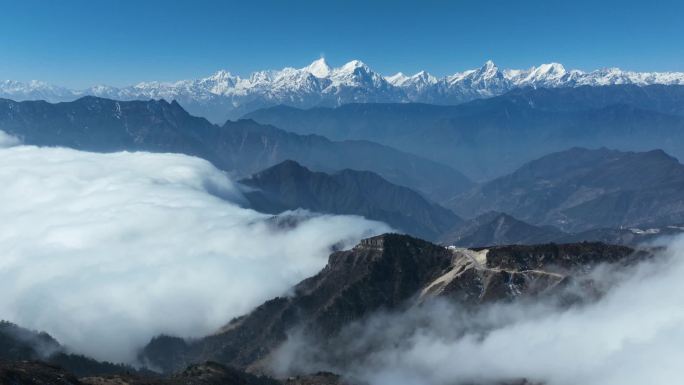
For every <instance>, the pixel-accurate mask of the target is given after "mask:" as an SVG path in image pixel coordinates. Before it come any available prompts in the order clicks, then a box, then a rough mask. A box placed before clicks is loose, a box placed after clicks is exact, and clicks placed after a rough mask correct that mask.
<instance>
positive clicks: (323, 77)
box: [0, 58, 684, 123]
mask: <svg viewBox="0 0 684 385" xmlns="http://www.w3.org/2000/svg"><path fill="white" fill-rule="evenodd" d="M616 84H634V85H637V86H646V85H651V84H663V85H684V73H682V72H631V71H623V70H620V69H619V68H605V69H599V70H595V71H591V72H583V71H578V70H567V69H566V68H565V67H563V65H562V64H560V63H553V62H552V63H547V64H541V65H539V66H535V67H531V68H529V69H504V70H502V69H500V68H499V67H498V66H497V65H496V64H494V62H493V61H491V60H488V61H486V62H485V63H484V64H483V65H482V66H481V67H479V68H476V69H471V70H466V71H462V72H456V73H454V74H453V75H449V76H445V77H442V78H436V77H434V76H432V75H430V74H429V73H428V72H426V71H420V72H418V73H416V74H414V75H411V76H408V75H405V74H404V73H402V72H399V73H397V74H395V75H392V76H386V77H383V76H382V75H380V74H378V73H377V72H375V71H373V70H372V69H371V68H370V67H369V66H368V65H366V64H365V63H364V62H362V61H360V60H351V61H349V62H347V63H345V64H343V65H342V66H340V67H331V66H330V65H329V64H328V63H327V61H326V60H325V58H319V59H317V60H315V61H313V62H312V63H311V64H309V65H308V66H306V67H304V68H299V69H297V68H291V67H288V68H283V69H280V70H266V71H258V72H254V73H252V74H250V75H249V76H246V77H240V76H236V75H233V74H231V73H230V72H229V71H227V70H220V71H217V72H215V73H214V74H212V75H210V76H208V77H205V78H199V79H191V80H180V81H176V82H158V81H151V82H141V83H138V84H136V85H133V86H128V87H121V88H118V87H111V86H107V85H99V86H95V87H91V88H87V89H85V90H70V89H66V88H63V87H57V86H53V85H50V84H47V83H44V82H39V81H31V82H25V83H24V82H17V81H11V80H7V81H0V97H3V98H9V99H14V100H37V99H43V100H47V101H50V102H60V101H70V100H74V99H77V98H79V97H81V96H84V95H94V96H100V97H104V98H110V99H117V100H136V99H143V100H146V99H161V98H163V99H166V100H169V101H171V100H178V102H179V103H181V105H183V107H185V108H186V109H188V110H189V111H190V112H191V113H193V114H196V115H200V116H204V117H207V118H209V119H210V120H212V121H214V122H218V123H223V122H224V121H225V120H226V119H227V118H231V119H235V118H239V117H240V116H242V115H243V114H245V113H248V112H250V111H253V110H255V109H259V108H263V107H270V106H274V105H278V104H287V105H290V106H294V107H300V108H309V107H313V106H338V105H341V104H345V103H368V102H395V103H396V102H422V103H435V104H457V103H462V102H467V101H470V100H473V99H477V98H486V97H491V96H496V95H500V94H503V93H505V92H508V91H511V90H513V89H515V88H519V87H547V88H549V87H578V86H597V87H598V86H607V85H616Z"/></svg>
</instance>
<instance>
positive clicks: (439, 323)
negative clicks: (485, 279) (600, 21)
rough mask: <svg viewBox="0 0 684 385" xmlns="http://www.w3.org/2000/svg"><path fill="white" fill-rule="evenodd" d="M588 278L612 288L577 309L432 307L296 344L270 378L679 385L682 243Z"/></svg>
mask: <svg viewBox="0 0 684 385" xmlns="http://www.w3.org/2000/svg"><path fill="white" fill-rule="evenodd" d="M595 274H597V275H596V276H597V277H600V278H601V279H603V280H604V281H603V282H604V283H605V282H611V283H615V286H613V287H612V288H611V289H610V290H609V291H608V292H607V294H606V295H605V296H604V297H602V298H601V299H600V300H598V301H597V302H592V303H590V304H587V305H584V306H576V307H572V308H569V309H568V308H565V309H564V310H560V309H559V308H558V307H555V306H553V305H551V304H547V303H527V304H521V303H516V304H508V305H492V306H485V307H482V308H480V309H479V310H478V311H476V312H475V313H468V312H465V311H464V310H463V309H461V308H459V307H457V306H455V305H453V304H451V303H447V302H441V301H437V302H434V303H431V304H428V305H425V306H422V307H416V308H413V309H411V310H409V311H407V312H404V313H401V314H378V315H375V316H373V317H371V318H370V319H368V320H366V321H363V322H361V323H357V324H354V325H352V326H350V327H349V328H347V329H346V330H345V331H344V332H343V333H342V335H341V336H340V337H339V338H337V339H335V340H334V341H333V343H332V345H328V346H326V347H324V348H321V347H320V346H317V343H316V341H311V340H310V339H309V340H308V339H307V338H305V337H303V336H297V335H295V336H294V338H291V339H290V341H289V342H288V343H287V344H285V345H284V346H283V347H282V348H281V349H280V351H279V352H278V354H277V355H276V360H275V363H274V370H275V371H276V372H280V373H285V372H288V371H298V370H306V371H311V370H332V371H337V372H338V373H347V375H348V376H350V377H351V378H353V379H354V380H361V381H362V383H368V384H371V385H390V384H399V383H400V384H403V385H452V384H464V383H465V384H473V383H477V384H493V383H499V381H510V380H515V379H521V378H526V379H528V380H530V381H533V382H534V383H543V384H547V385H576V384H582V385H643V384H674V383H679V382H681V357H682V354H681V353H682V346H684V296H682V294H681V293H683V292H684V239H683V238H679V239H677V240H675V241H673V242H672V244H671V245H670V247H669V249H668V250H667V251H666V252H664V255H663V256H661V258H659V259H658V260H657V261H655V262H654V261H651V262H643V263H641V264H640V265H639V266H637V267H635V268H633V270H629V271H627V272H625V271H619V272H618V271H610V270H609V269H604V270H603V271H600V272H596V273H595ZM616 282H617V283H616Z"/></svg>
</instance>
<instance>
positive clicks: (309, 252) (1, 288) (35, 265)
mask: <svg viewBox="0 0 684 385" xmlns="http://www.w3.org/2000/svg"><path fill="white" fill-rule="evenodd" d="M5 139H6V138H5ZM0 141H4V142H6V143H8V144H16V142H15V141H12V139H7V140H4V139H3V137H0ZM0 147H7V146H0ZM0 164H1V165H2V167H0V185H1V186H2V188H1V189H0V221H2V226H0V293H2V295H0V319H7V320H10V321H13V322H16V323H17V324H19V325H21V326H24V327H29V328H33V329H37V330H45V331H47V332H49V333H51V334H52V335H53V336H54V337H56V338H57V339H58V340H59V341H60V342H62V343H64V344H65V345H67V346H69V347H71V348H73V349H74V350H76V351H78V352H81V353H84V354H87V355H91V356H93V357H95V358H98V359H107V360H112V361H127V360H130V359H131V357H133V354H134V352H135V349H137V348H138V347H140V346H141V345H143V344H145V343H146V342H147V341H148V340H149V339H150V338H151V337H152V336H154V335H156V334H159V333H167V334H173V335H180V336H200V335H203V334H206V333H209V332H212V331H213V330H215V329H216V328H217V327H219V326H221V325H223V324H224V323H225V322H227V321H228V320H229V319H230V318H232V317H235V316H239V315H242V314H244V313H245V312H247V311H249V310H250V309H251V308H252V307H254V306H256V305H258V304H259V303H261V302H262V301H264V300H266V299H268V298H270V297H273V296H276V295H279V294H282V293H283V292H285V291H286V290H287V289H288V288H289V287H290V286H291V285H293V284H294V283H296V282H298V281H299V280H301V279H302V278H304V277H307V276H309V275H312V274H314V273H315V272H316V271H317V270H319V269H320V268H321V267H322V266H324V265H325V263H326V260H327V256H328V254H329V248H330V247H331V246H332V245H333V244H336V243H338V242H345V243H346V245H351V244H352V243H355V242H356V241H357V240H358V239H359V238H361V237H363V236H368V235H370V234H375V233H378V232H383V231H387V230H388V228H387V227H386V226H384V225H382V224H380V223H377V222H371V221H367V220H365V219H363V218H360V217H351V216H313V217H312V216H308V215H306V216H304V218H303V219H302V220H301V222H300V223H299V224H298V225H297V226H296V227H294V228H288V229H283V228H277V226H274V225H273V221H271V220H269V218H270V216H268V215H264V214H260V213H257V212H255V211H253V210H249V209H244V208H241V207H239V206H238V205H237V204H235V203H232V202H239V201H240V199H241V195H240V193H239V192H238V190H237V189H236V187H235V186H234V185H233V184H232V183H231V181H230V180H229V179H228V178H227V177H226V176H225V175H224V174H223V173H222V172H220V171H219V170H217V169H216V168H214V167H213V166H211V165H210V164H209V163H207V162H205V161H203V160H201V159H198V158H193V157H188V156H184V155H176V154H149V153H114V154H94V153H87V152H79V151H75V150H69V149H62V148H37V147H32V146H15V147H9V148H2V149H0ZM294 215H298V213H295V214H294Z"/></svg>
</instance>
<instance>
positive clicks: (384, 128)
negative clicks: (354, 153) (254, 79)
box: [246, 85, 684, 181]
mask: <svg viewBox="0 0 684 385" xmlns="http://www.w3.org/2000/svg"><path fill="white" fill-rule="evenodd" d="M682 106H684V87H683V86H676V85H672V86H660V85H654V86H643V87H639V86H635V85H616V86H605V87H588V86H584V87H576V88H552V89H550V88H538V89H533V88H524V89H517V90H513V91H511V92H508V93H506V94H504V95H501V96H495V97H492V98H488V99H481V100H476V101H472V102H468V103H464V104H460V105H457V106H438V105H427V104H372V103H369V104H348V105H344V106H340V107H337V108H322V107H319V108H312V109H308V110H301V109H297V108H293V107H286V106H279V107H273V108H269V109H264V110H258V111H255V112H253V113H250V114H248V115H246V117H249V118H251V119H255V120H256V121H259V122H261V123H267V124H273V125H276V126H278V127H280V128H283V129H286V130H288V131H292V132H297V133H302V134H303V133H317V134H320V135H324V136H326V137H329V138H332V139H336V140H343V139H366V140H372V141H375V142H378V143H383V144H387V145H389V146H392V147H395V148H399V149H401V150H404V151H407V152H411V153H414V154H420V155H422V156H424V157H427V158H429V159H433V160H436V161H438V162H441V163H444V164H447V165H451V166H452V167H455V168H458V169H459V170H461V171H463V172H464V173H466V175H468V176H469V177H470V178H471V179H474V180H477V181H483V180H487V179H491V178H493V177H497V176H501V175H504V174H506V173H509V172H512V171H514V170H515V169H516V168H517V167H519V166H521V165H522V164H523V163H525V162H528V161H531V160H533V159H535V158H537V157H540V156H543V155H546V154H548V153H551V152H554V151H562V150H566V149H568V148H570V147H572V146H581V147H591V148H595V147H601V146H605V147H610V148H616V149H620V150H630V151H644V150H650V149H654V148H660V149H663V150H665V151H667V152H668V153H671V154H673V155H675V156H678V157H682V156H684V151H683V150H682V147H681V146H680V145H679V143H681V142H682V141H684V114H683V112H684V109H682Z"/></svg>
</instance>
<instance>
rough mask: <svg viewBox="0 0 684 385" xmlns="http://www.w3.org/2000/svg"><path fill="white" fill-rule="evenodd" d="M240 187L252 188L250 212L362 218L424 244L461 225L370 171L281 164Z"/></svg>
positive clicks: (442, 210) (439, 209) (260, 173)
mask: <svg viewBox="0 0 684 385" xmlns="http://www.w3.org/2000/svg"><path fill="white" fill-rule="evenodd" d="M240 183H242V184H243V185H246V186H249V187H252V188H254V189H255V190H248V191H245V196H246V197H247V199H248V200H249V201H250V202H251V207H252V208H254V209H256V210H257V211H261V212H267V213H279V212H282V211H285V210H293V209H297V208H304V209H308V210H312V211H317V212H322V213H330V214H353V215H361V216H363V217H365V218H368V219H373V220H379V221H381V222H385V223H387V224H389V225H390V226H392V227H393V228H396V229H397V230H400V231H405V232H407V233H409V234H412V235H414V236H417V237H421V238H424V239H428V240H434V239H436V238H437V237H438V236H439V235H440V234H442V233H443V232H444V231H446V230H447V229H449V228H451V227H453V226H455V225H456V224H457V223H460V222H461V219H460V218H459V217H458V216H456V215H455V214H454V213H452V212H451V211H449V210H447V209H445V208H443V207H441V206H438V205H437V204H435V203H432V202H430V201H428V200H426V199H425V198H423V197H422V196H421V195H420V194H418V193H416V192H414V191H412V190H410V189H408V188H405V187H402V186H397V185H394V184H392V183H390V182H388V181H386V180H385V179H383V178H382V177H381V176H379V175H377V174H375V173H372V172H369V171H356V170H349V169H347V170H342V171H338V172H335V173H333V174H325V173H322V172H312V171H310V170H309V169H307V168H305V167H303V166H301V165H299V164H298V163H296V162H295V161H285V162H283V163H279V164H277V165H275V166H273V167H270V168H268V169H266V170H263V171H260V172H258V173H256V174H254V175H252V176H251V177H249V178H247V179H243V180H241V181H240Z"/></svg>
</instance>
